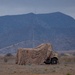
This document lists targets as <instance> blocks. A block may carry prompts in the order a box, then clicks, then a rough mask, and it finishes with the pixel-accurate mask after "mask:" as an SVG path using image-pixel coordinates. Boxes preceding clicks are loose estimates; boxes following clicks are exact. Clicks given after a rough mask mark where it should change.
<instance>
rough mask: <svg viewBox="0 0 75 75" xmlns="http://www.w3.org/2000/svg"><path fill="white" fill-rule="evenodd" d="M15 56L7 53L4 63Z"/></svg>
mask: <svg viewBox="0 0 75 75" xmlns="http://www.w3.org/2000/svg"><path fill="white" fill-rule="evenodd" d="M12 56H13V55H12V54H11V53H7V54H6V55H5V56H4V62H8V60H9V59H11V57H12Z"/></svg>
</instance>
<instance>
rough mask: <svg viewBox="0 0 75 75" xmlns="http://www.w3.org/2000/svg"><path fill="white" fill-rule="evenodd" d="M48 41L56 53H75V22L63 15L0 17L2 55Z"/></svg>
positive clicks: (0, 48)
mask: <svg viewBox="0 0 75 75" xmlns="http://www.w3.org/2000/svg"><path fill="white" fill-rule="evenodd" d="M46 42H50V43H52V45H53V48H54V50H74V49H75V19H73V18H72V17H70V16H68V15H65V14H63V13H61V12H55V13H48V14H34V13H28V14H23V15H12V16H1V17H0V53H7V52H11V53H14V52H16V50H17V48H19V47H36V46H37V45H39V44H41V43H46Z"/></svg>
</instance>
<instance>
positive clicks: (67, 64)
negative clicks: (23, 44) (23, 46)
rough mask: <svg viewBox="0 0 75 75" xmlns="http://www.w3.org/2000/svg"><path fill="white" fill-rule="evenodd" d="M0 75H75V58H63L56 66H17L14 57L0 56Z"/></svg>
mask: <svg viewBox="0 0 75 75" xmlns="http://www.w3.org/2000/svg"><path fill="white" fill-rule="evenodd" d="M0 75H75V56H73V57H70V58H69V59H68V57H66V56H63V57H61V58H60V62H59V63H58V64H57V65H46V64H44V65H30V64H29V65H18V64H15V56H11V57H8V59H7V60H5V57H4V56H2V55H1V56H0Z"/></svg>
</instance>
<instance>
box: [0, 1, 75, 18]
mask: <svg viewBox="0 0 75 75" xmlns="http://www.w3.org/2000/svg"><path fill="white" fill-rule="evenodd" d="M58 11H59V12H62V13H65V14H67V15H70V16H72V17H73V18H75V0H0V16H3V15H16V14H26V13H30V12H33V13H52V12H58Z"/></svg>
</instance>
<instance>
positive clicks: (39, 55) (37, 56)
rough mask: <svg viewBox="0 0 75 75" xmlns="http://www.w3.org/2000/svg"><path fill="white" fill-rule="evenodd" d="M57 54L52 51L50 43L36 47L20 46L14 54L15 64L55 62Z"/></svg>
mask: <svg viewBox="0 0 75 75" xmlns="http://www.w3.org/2000/svg"><path fill="white" fill-rule="evenodd" d="M57 62H58V54H57V53H55V52H53V49H52V45H51V44H49V43H47V44H41V45H39V46H38V47H36V48H20V49H18V52H17V55H16V64H19V65H26V64H57Z"/></svg>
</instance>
